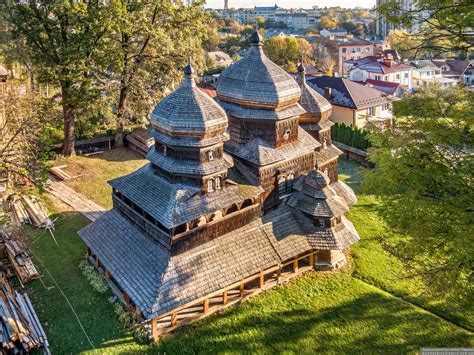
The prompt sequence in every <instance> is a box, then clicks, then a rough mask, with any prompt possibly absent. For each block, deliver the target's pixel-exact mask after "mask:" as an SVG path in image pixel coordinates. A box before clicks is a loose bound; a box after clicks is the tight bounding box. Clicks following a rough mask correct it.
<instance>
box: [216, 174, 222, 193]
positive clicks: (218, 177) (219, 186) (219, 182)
mask: <svg viewBox="0 0 474 355" xmlns="http://www.w3.org/2000/svg"><path fill="white" fill-rule="evenodd" d="M215 182H216V190H220V189H221V188H222V184H221V177H220V176H217V177H216V180H215Z"/></svg>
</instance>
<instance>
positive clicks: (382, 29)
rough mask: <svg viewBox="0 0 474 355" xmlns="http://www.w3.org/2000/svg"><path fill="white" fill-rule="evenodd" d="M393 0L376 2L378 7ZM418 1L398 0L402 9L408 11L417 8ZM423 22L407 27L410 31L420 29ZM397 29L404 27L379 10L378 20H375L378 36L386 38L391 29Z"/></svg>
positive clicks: (378, 0)
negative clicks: (391, 20)
mask: <svg viewBox="0 0 474 355" xmlns="http://www.w3.org/2000/svg"><path fill="white" fill-rule="evenodd" d="M390 1H391V0H377V2H376V5H375V6H376V9H378V8H379V7H380V5H383V4H385V3H388V2H390ZM416 2H417V0H398V3H399V4H400V5H401V11H402V12H403V13H406V12H408V11H412V10H414V9H416ZM420 27H421V23H414V24H412V26H411V27H410V28H405V30H407V31H408V32H411V31H416V30H418V29H420ZM395 29H402V27H401V26H400V25H398V24H395V23H393V22H390V21H389V20H388V19H387V18H386V17H385V16H383V15H382V14H381V13H380V12H379V11H376V20H375V33H376V35H377V36H379V37H381V38H385V37H387V36H388V34H389V33H390V31H392V30H395Z"/></svg>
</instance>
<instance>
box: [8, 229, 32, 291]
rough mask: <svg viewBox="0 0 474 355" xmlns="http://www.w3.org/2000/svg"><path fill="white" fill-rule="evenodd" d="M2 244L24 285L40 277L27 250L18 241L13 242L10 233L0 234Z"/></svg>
mask: <svg viewBox="0 0 474 355" xmlns="http://www.w3.org/2000/svg"><path fill="white" fill-rule="evenodd" d="M0 243H1V244H2V246H4V252H5V253H6V256H8V259H9V260H10V263H11V265H13V268H14V270H15V272H16V274H17V276H18V278H19V279H20V281H21V282H22V283H27V282H29V281H31V280H35V279H38V278H39V277H40V275H39V272H38V270H36V267H35V265H34V264H33V261H32V260H31V258H30V255H29V254H28V252H27V250H26V248H24V247H22V246H21V245H20V243H19V242H18V241H16V240H12V239H11V238H10V236H9V235H8V233H6V232H5V231H3V232H2V233H0Z"/></svg>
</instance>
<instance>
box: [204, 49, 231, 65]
mask: <svg viewBox="0 0 474 355" xmlns="http://www.w3.org/2000/svg"><path fill="white" fill-rule="evenodd" d="M207 55H208V57H209V59H211V61H212V62H213V63H214V67H222V68H227V67H228V66H229V65H231V64H232V63H233V62H234V61H233V60H232V58H231V57H230V55H228V54H227V53H225V52H222V51H216V52H207Z"/></svg>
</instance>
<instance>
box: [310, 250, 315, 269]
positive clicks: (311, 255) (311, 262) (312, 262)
mask: <svg viewBox="0 0 474 355" xmlns="http://www.w3.org/2000/svg"><path fill="white" fill-rule="evenodd" d="M309 266H311V267H313V268H314V253H313V254H309Z"/></svg>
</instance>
